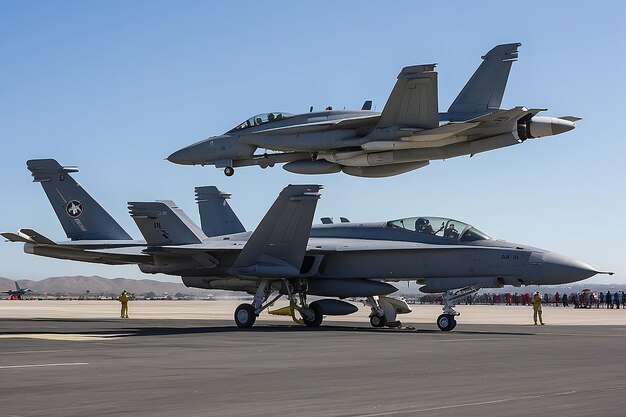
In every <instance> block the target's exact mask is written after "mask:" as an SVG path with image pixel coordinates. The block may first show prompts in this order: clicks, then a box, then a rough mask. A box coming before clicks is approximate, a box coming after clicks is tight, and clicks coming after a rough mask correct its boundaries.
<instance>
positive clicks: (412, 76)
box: [376, 64, 439, 129]
mask: <svg viewBox="0 0 626 417" xmlns="http://www.w3.org/2000/svg"><path fill="white" fill-rule="evenodd" d="M435 65H436V64H429V65H414V66H411V67H404V68H402V71H400V74H399V75H398V81H396V85H395V86H394V87H393V90H392V91H391V95H390V96H389V99H388V100H387V103H385V108H384V109H383V112H382V113H381V114H380V120H379V121H378V125H377V126H376V127H378V128H384V127H389V126H396V125H399V126H411V127H417V128H421V129H432V128H435V127H438V126H439V104H438V103H439V102H438V95H437V72H435Z"/></svg>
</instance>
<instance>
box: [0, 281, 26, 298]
mask: <svg viewBox="0 0 626 417" xmlns="http://www.w3.org/2000/svg"><path fill="white" fill-rule="evenodd" d="M27 292H33V290H31V289H30V288H20V284H18V283H17V281H15V289H14V290H8V291H4V293H5V294H9V297H10V298H11V300H21V299H22V296H23V295H24V294H26V293H27Z"/></svg>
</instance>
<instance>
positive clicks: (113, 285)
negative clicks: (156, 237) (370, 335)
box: [0, 276, 626, 297]
mask: <svg viewBox="0 0 626 417" xmlns="http://www.w3.org/2000/svg"><path fill="white" fill-rule="evenodd" d="M17 281H18V283H19V284H20V286H21V287H22V288H30V289H31V290H33V292H34V293H31V294H32V295H34V294H64V295H85V294H86V292H87V290H89V294H90V295H93V296H95V295H99V294H119V293H121V292H122V291H123V290H126V291H128V292H130V293H131V294H136V295H140V294H146V293H150V292H153V293H154V294H155V295H157V296H162V295H164V294H168V295H172V296H173V295H175V294H177V293H181V294H185V295H193V296H195V297H206V296H208V295H210V294H213V295H225V296H232V295H238V296H241V295H243V294H242V293H237V292H232V291H220V290H202V289H198V288H188V287H185V285H184V284H182V283H177V282H162V281H156V280H153V279H127V278H103V277H99V276H91V277H85V276H70V277H52V278H46V279H43V280H41V281H33V280H28V279H20V280H17ZM396 286H397V287H398V290H399V292H398V293H396V294H400V293H402V294H418V293H419V294H421V293H420V292H419V290H418V288H419V286H418V285H415V282H412V283H411V284H410V285H409V286H407V284H406V283H397V284H396ZM584 288H591V289H593V290H597V291H603V292H606V291H607V290H610V291H614V290H619V291H622V290H623V291H626V285H619V284H586V283H584V282H583V283H578V284H568V285H560V286H541V287H537V286H528V287H521V288H516V287H505V288H485V289H483V290H481V292H490V293H505V292H511V293H514V292H518V293H525V292H529V293H532V292H534V291H540V292H549V293H553V292H556V291H559V292H567V293H572V292H580V291H582V290H583V289H584ZM11 289H15V284H14V281H13V280H11V279H8V278H1V277H0V292H3V291H7V290H11Z"/></svg>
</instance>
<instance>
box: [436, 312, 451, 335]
mask: <svg viewBox="0 0 626 417" xmlns="http://www.w3.org/2000/svg"><path fill="white" fill-rule="evenodd" d="M437 327H439V330H441V331H444V332H449V331H451V330H453V329H454V328H455V327H456V320H455V319H454V316H453V315H452V314H442V315H440V316H439V317H438V318H437Z"/></svg>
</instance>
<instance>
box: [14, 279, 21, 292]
mask: <svg viewBox="0 0 626 417" xmlns="http://www.w3.org/2000/svg"><path fill="white" fill-rule="evenodd" d="M15 289H16V290H18V291H19V290H21V288H20V284H18V283H17V281H15Z"/></svg>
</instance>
